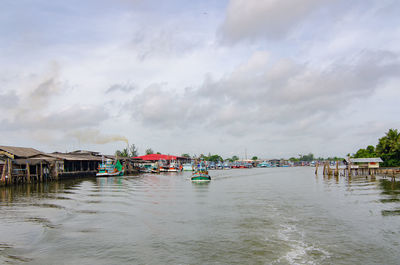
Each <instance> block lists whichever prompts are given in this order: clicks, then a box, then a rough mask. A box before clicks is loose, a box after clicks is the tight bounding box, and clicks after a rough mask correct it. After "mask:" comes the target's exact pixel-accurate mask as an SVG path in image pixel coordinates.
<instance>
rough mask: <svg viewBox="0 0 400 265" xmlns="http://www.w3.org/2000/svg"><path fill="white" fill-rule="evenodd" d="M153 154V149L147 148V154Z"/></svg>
mask: <svg viewBox="0 0 400 265" xmlns="http://www.w3.org/2000/svg"><path fill="white" fill-rule="evenodd" d="M152 154H154V151H153V149H151V148H148V149H146V155H152Z"/></svg>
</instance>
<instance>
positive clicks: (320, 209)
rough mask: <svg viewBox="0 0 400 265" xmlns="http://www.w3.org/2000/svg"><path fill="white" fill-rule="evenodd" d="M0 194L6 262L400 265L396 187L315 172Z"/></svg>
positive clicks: (90, 182)
mask: <svg viewBox="0 0 400 265" xmlns="http://www.w3.org/2000/svg"><path fill="white" fill-rule="evenodd" d="M210 173H211V176H212V178H213V180H212V181H211V182H204V183H193V182H191V181H190V173H180V174H159V175H155V174H143V175H139V176H128V177H126V176H124V177H110V178H97V179H79V180H69V181H61V182H57V183H56V182H52V183H41V184H32V185H24V186H14V187H2V188H0V214H1V216H2V218H1V219H0V235H1V237H0V263H29V264H55V263H68V264H74V263H77V264H218V263H219V264H398V260H399V258H400V254H399V252H398V248H399V247H400V239H399V238H400V222H399V219H398V218H400V217H399V215H400V208H399V206H400V197H399V194H400V184H399V182H393V181H391V180H390V179H384V178H381V177H379V176H377V177H361V176H353V177H352V178H345V177H335V176H331V177H323V176H321V175H319V176H315V175H314V170H313V168H270V169H243V170H241V169H238V170H222V171H211V172H210Z"/></svg>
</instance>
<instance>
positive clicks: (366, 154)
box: [354, 145, 377, 158]
mask: <svg viewBox="0 0 400 265" xmlns="http://www.w3.org/2000/svg"><path fill="white" fill-rule="evenodd" d="M370 157H377V155H376V152H375V147H373V146H372V145H368V147H367V148H366V149H363V148H361V149H359V150H358V151H357V152H356V153H355V154H354V158H370Z"/></svg>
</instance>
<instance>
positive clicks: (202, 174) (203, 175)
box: [191, 162, 211, 182]
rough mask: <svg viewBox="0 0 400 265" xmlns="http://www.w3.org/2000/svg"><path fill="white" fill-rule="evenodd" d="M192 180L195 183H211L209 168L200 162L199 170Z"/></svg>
mask: <svg viewBox="0 0 400 265" xmlns="http://www.w3.org/2000/svg"><path fill="white" fill-rule="evenodd" d="M191 180H192V181H193V182H204V181H210V180H211V177H210V175H208V170H207V167H206V166H205V164H204V162H200V163H199V164H198V165H197V168H196V169H195V171H194V172H193V174H192V178H191Z"/></svg>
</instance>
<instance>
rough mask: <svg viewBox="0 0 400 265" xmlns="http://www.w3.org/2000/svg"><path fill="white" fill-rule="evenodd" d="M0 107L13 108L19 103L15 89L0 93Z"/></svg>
mask: <svg viewBox="0 0 400 265" xmlns="http://www.w3.org/2000/svg"><path fill="white" fill-rule="evenodd" d="M0 102H1V104H0V109H9V108H14V107H15V106H17V105H18V104H19V97H18V96H17V94H16V93H15V91H7V92H5V93H1V94H0Z"/></svg>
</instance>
